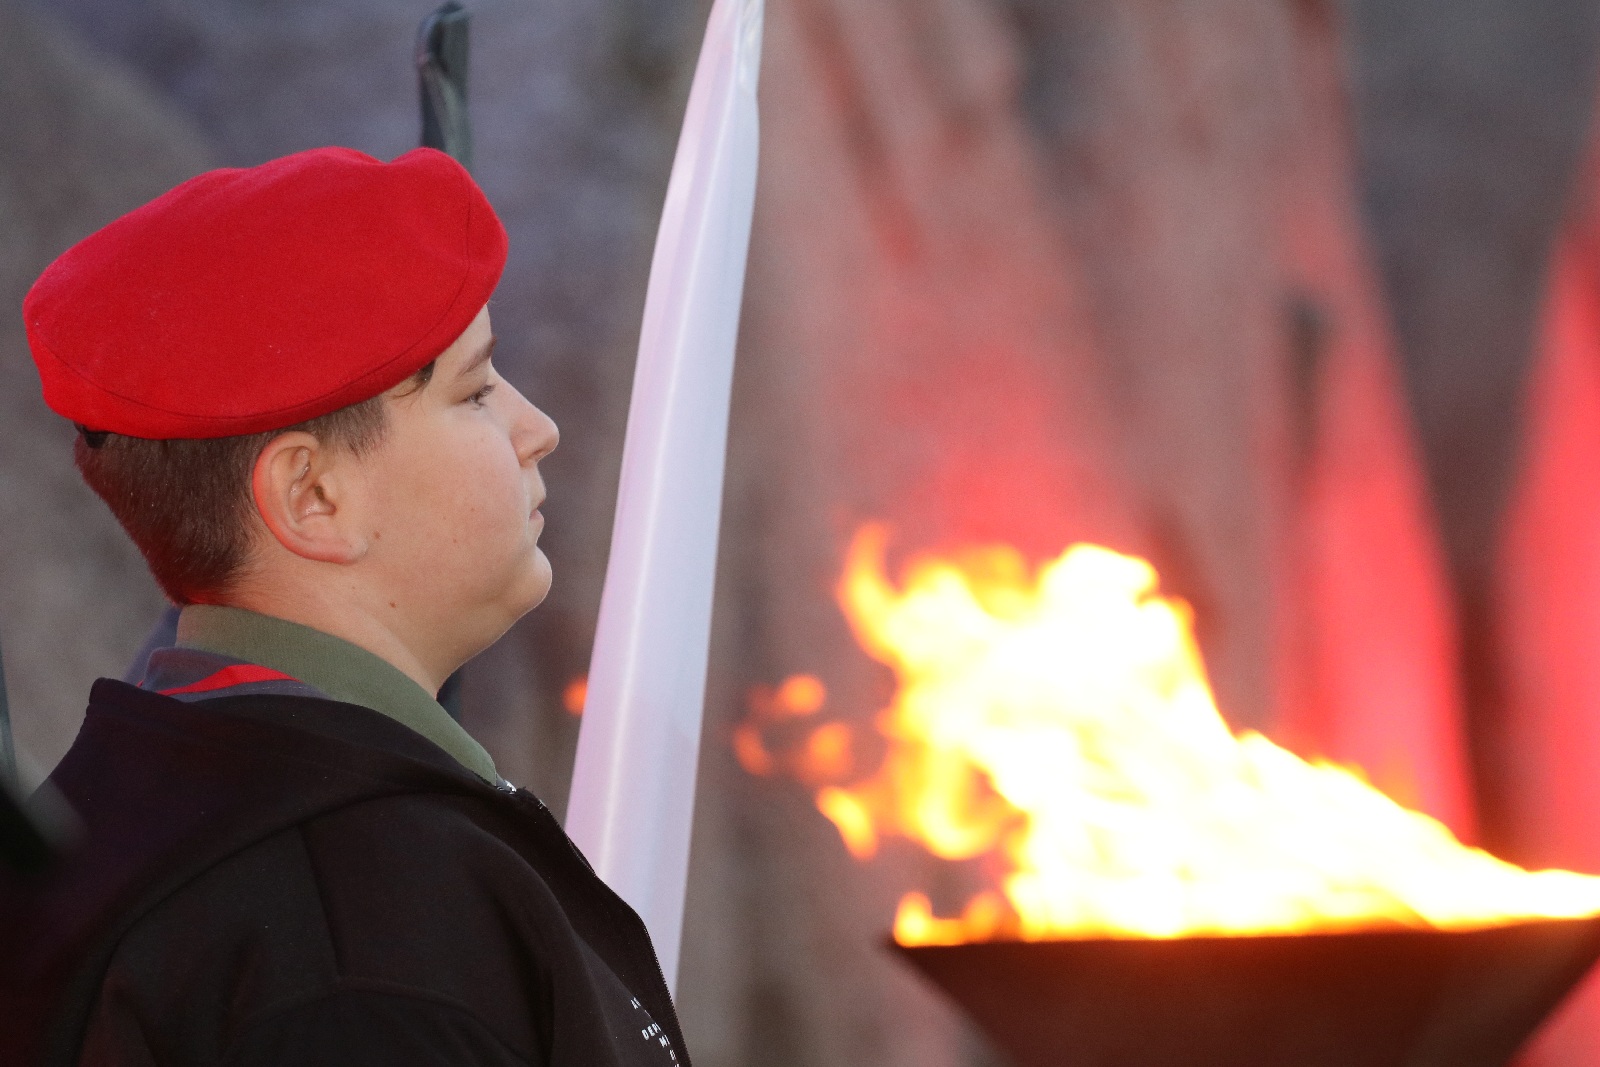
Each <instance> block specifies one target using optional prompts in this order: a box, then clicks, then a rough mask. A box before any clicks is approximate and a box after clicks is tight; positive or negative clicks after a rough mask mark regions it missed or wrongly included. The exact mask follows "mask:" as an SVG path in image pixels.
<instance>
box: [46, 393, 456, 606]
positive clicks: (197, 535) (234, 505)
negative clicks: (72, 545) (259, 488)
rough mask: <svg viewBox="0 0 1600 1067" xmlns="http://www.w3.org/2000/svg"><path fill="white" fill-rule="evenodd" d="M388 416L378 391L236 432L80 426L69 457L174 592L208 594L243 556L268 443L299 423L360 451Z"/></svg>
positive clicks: (218, 593) (181, 600)
mask: <svg viewBox="0 0 1600 1067" xmlns="http://www.w3.org/2000/svg"><path fill="white" fill-rule="evenodd" d="M432 373H433V364H431V363H430V364H429V365H428V366H426V367H424V368H422V370H420V371H418V372H417V373H416V374H415V375H414V376H413V377H412V379H411V381H412V384H413V385H414V386H415V388H417V389H420V388H422V387H424V386H426V385H427V383H428V380H429V378H430V377H432ZM388 425H389V423H388V413H387V410H386V408H385V406H384V397H383V395H381V394H380V395H379V396H375V397H372V398H371V399H369V400H363V401H362V402H361V403H359V404H352V405H350V406H349V407H347V408H341V409H340V410H338V411H334V412H331V413H330V414H327V415H322V416H320V417H318V418H315V419H311V420H309V421H307V422H303V423H300V424H299V425H296V426H286V427H284V428H283V429H281V430H269V431H267V432H265V433H256V434H245V435H242V436H239V437H217V438H211V439H209V440H169V441H153V440H146V439H144V438H139V437H125V436H122V435H121V434H105V433H97V432H95V431H92V430H84V431H83V432H81V433H80V434H79V435H78V440H77V443H76V444H75V445H74V446H73V459H74V460H75V461H76V463H77V466H78V473H80V474H82V475H83V480H84V481H85V482H87V483H88V485H89V488H91V489H93V490H94V491H95V493H96V495H98V496H99V497H100V499H101V500H104V501H105V502H106V505H107V506H108V507H109V508H110V509H111V513H112V514H113V515H115V516H116V517H117V521H118V522H120V523H121V524H122V528H123V529H124V530H126V531H127V533H128V536H129V537H130V538H132V540H133V543H134V545H135V546H137V547H138V549H139V551H140V552H141V553H143V554H144V558H145V562H146V563H147V564H149V567H150V573H151V574H152V575H154V576H155V580H156V582H157V584H159V585H160V586H161V588H162V590H163V591H165V592H166V594H167V596H168V597H170V598H171V599H172V602H173V603H174V604H194V603H214V602H217V601H218V600H220V599H223V598H225V597H226V596H227V595H228V593H229V592H230V591H231V589H232V588H233V586H234V584H235V583H236V582H237V581H238V579H239V578H240V576H241V574H242V572H243V570H244V567H245V564H246V563H247V562H248V560H249V553H250V520H251V517H252V516H253V515H254V513H255V501H254V499H253V498H252V496H251V493H250V474H251V470H252V469H253V468H254V466H255V462H256V457H258V456H259V455H260V454H261V450H262V449H263V448H265V447H266V446H267V443H268V442H269V441H271V440H272V439H273V438H275V437H277V436H278V435H279V434H284V433H289V432H290V431H293V430H300V431H304V432H306V433H309V434H311V435H312V436H314V437H316V438H317V440H319V441H321V442H322V443H324V444H326V445H328V446H330V447H333V448H339V449H344V450H347V451H350V452H353V453H355V454H356V455H361V454H363V453H365V452H366V451H368V450H369V449H371V448H373V447H375V446H377V445H378V444H379V443H381V442H382V440H383V435H384V432H385V431H386V430H387V429H388ZM80 429H82V428H81V427H80Z"/></svg>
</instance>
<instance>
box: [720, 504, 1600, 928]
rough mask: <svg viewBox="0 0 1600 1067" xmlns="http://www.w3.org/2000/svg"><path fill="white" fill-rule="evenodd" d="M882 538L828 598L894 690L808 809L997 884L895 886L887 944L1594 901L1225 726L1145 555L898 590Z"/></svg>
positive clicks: (1389, 918)
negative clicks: (879, 750)
mask: <svg viewBox="0 0 1600 1067" xmlns="http://www.w3.org/2000/svg"><path fill="white" fill-rule="evenodd" d="M885 539H886V534H885V531H884V530H883V529H882V528H880V527H869V528H867V529H864V530H863V531H862V532H861V533H860V534H859V535H858V536H857V538H856V539H855V542H854V544H853V545H852V547H851V550H850V552H849V558H848V562H847V568H846V574H845V577H844V579H843V582H842V583H841V586H840V590H839V595H840V602H841V605H842V606H843V608H844V610H845V613H846V615H847V616H848V618H849V620H850V622H851V625H852V626H853V628H854V629H855V632H856V636H857V639H858V640H859V641H860V643H861V645H862V647H863V648H865V649H866V651H867V652H868V653H869V654H870V655H872V656H873V657H874V658H876V659H878V660H879V661H881V662H882V663H884V664H886V665H888V666H889V667H891V668H892V669H893V670H894V673H895V675H896V677H897V680H898V687H897V691H896V692H895V695H894V698H893V701H892V703H891V704H890V706H889V707H888V708H887V709H885V710H884V711H883V712H882V713H881V715H880V717H879V720H878V724H877V725H878V730H879V732H881V733H882V735H883V737H884V739H885V740H886V741H887V742H888V751H887V754H886V756H885V759H884V762H883V764H882V766H881V768H880V769H879V770H878V771H877V772H876V773H875V774H874V775H873V776H872V777H870V778H868V779H866V780H864V781H860V782H857V783H855V784H852V785H845V784H841V782H840V781H839V780H838V779H837V778H836V779H835V780H834V781H833V782H832V783H831V784H828V785H826V786H825V787H824V788H821V789H820V790H819V791H818V792H817V794H816V802H817V806H818V808H819V809H820V810H821V811H822V813H823V814H824V815H826V816H827V817H828V818H829V819H830V820H832V822H833V823H834V825H835V826H836V827H837V828H838V830H839V833H840V835H841V837H842V838H843V840H844V842H845V845H846V846H847V847H848V848H849V850H850V852H851V853H852V854H853V855H854V856H856V857H857V858H860V859H866V858H869V857H871V856H872V855H874V853H875V852H876V851H877V850H878V848H879V847H880V844H881V842H882V841H883V839H885V838H887V837H893V836H897V837H902V838H907V839H910V840H912V841H914V842H917V843H919V844H921V845H922V846H923V847H924V848H926V849H927V850H928V851H929V852H931V853H933V854H934V855H936V856H940V857H943V858H945V859H951V860H968V859H973V858H975V857H984V858H985V861H986V862H989V863H990V864H991V865H992V866H993V867H994V868H995V869H996V870H997V871H998V874H999V877H998V879H997V887H996V888H994V889H991V890H986V891H984V892H982V893H979V894H978V895H976V896H975V897H974V898H973V899H972V900H971V901H970V902H969V903H968V904H967V905H966V907H965V909H964V910H963V911H962V913H961V914H960V915H959V916H956V917H953V918H940V917H938V916H936V915H935V914H934V911H933V907H932V905H931V903H930V902H929V900H928V898H927V897H926V896H924V895H922V894H920V893H912V894H909V895H907V896H906V897H905V898H904V899H903V900H902V901H901V904H900V909H899V914H898V916H897V918H896V922H895V936H896V938H897V939H898V940H899V941H900V942H901V943H903V944H936V943H951V942H957V941H973V940H988V939H993V938H997V937H1018V938H1022V939H1027V940H1038V939H1046V938H1060V937H1084V936H1132V937H1180V936H1185V935H1197V934H1244V933H1285V932H1295V931H1308V930H1330V929H1350V928H1360V927H1373V926H1385V925H1407V926H1432V927H1439V928H1469V927H1479V926H1488V925H1496V924H1500V923H1505V922H1511V921H1516V920H1519V919H1526V918H1534V917H1575V916H1580V915H1589V914H1593V913H1596V912H1600V878H1591V877H1588V876H1584V875H1578V874H1572V873H1569V872H1565V871H1541V872H1537V873H1530V872H1527V871H1523V870H1521V869H1520V868H1517V867H1515V866H1512V865H1511V864H1509V863H1505V862H1502V861H1501V860H1498V859H1496V858H1494V857H1493V856H1491V855H1489V854H1488V853H1486V852H1483V851H1481V850H1478V849H1474V848H1469V847H1466V846H1464V845H1462V844H1461V843H1459V842H1458V841H1456V839H1455V838H1454V837H1453V836H1452V835H1451V833H1450V831H1449V830H1448V829H1446V828H1445V827H1444V826H1443V825H1442V824H1441V823H1439V822H1437V821H1435V820H1434V819H1431V818H1429V817H1427V816H1425V815H1421V814H1418V813H1416V812H1412V811H1408V810H1406V809H1405V808H1402V807H1401V806H1400V805H1398V804H1396V803H1394V802H1393V801H1392V800H1390V799H1389V798H1388V797H1386V796H1384V795H1383V794H1382V793H1380V792H1379V791H1378V790H1376V789H1374V788H1373V787H1372V786H1370V785H1369V784H1367V782H1366V781H1365V780H1363V778H1362V777H1361V776H1360V774H1359V773H1358V772H1353V771H1351V770H1347V769H1344V768H1341V767H1337V766H1333V765H1331V764H1326V763H1309V762H1307V761H1305V760H1302V759H1301V758H1299V757H1298V756H1296V755H1294V754H1293V753H1290V752H1288V751H1286V750H1284V749H1282V748H1279V747H1278V746H1276V745H1274V744H1273V743H1272V742H1270V741H1268V740H1267V739H1266V738H1265V737H1262V736H1261V735H1259V734H1256V733H1252V732H1248V731H1246V732H1242V733H1239V734H1235V733H1233V732H1232V731H1231V730H1230V729H1229V728H1228V726H1227V724H1226V723H1225V722H1224V720H1223V718H1222V716H1221V714H1220V713H1219V711H1218V709H1217V706H1216V703H1215V701H1214V700H1213V698H1212V694H1211V690H1210V686H1209V684H1208V682H1207V680H1206V675H1205V669H1204V667H1203V665H1202V663H1201V660H1200V656H1199V653H1198V649H1197V646H1196V644H1195V641H1194V638H1193V634H1192V629H1191V620H1190V617H1189V612H1188V609H1187V607H1186V606H1185V605H1184V604H1182V603H1181V602H1178V601H1175V600H1170V599H1165V598H1163V597H1161V596H1159V595H1157V593H1156V574H1155V571H1154V570H1153V569H1152V568H1151V567H1150V565H1149V564H1147V563H1145V562H1144V561H1142V560H1139V559H1136V558H1133V557H1130V556H1124V555H1120V554H1118V553H1115V552H1112V551H1110V550H1108V549H1104V548H1099V547H1095V546H1092V545H1075V546H1073V547H1072V548H1069V549H1068V550H1067V551H1066V552H1065V553H1064V554H1063V555H1061V556H1060V557H1059V558H1058V559H1056V560H1054V561H1052V562H1050V563H1048V564H1046V565H1044V566H1043V567H1041V568H1040V569H1039V570H1038V572H1037V574H1030V572H1029V568H1028V567H1027V565H1026V564H1025V563H1024V561H1023V560H1022V558H1021V557H1020V555H1018V554H1017V553H1016V552H1015V551H1013V550H1011V549H1008V548H991V549H984V550H980V551H975V552H969V553H965V554H963V555H962V556H960V557H959V558H955V559H935V558H922V559H918V560H914V561H912V563H911V564H910V566H909V567H908V569H907V572H906V577H905V580H904V582H903V583H902V585H901V586H900V587H899V588H896V587H895V586H894V585H892V584H891V583H890V581H889V580H888V578H887V577H886V574H885V570H884V547H885ZM767 714H768V715H769V717H770V715H771V712H770V711H769V712H768V713H767ZM747 725H748V726H750V727H751V729H752V730H754V729H756V725H755V724H753V723H747ZM834 725H839V724H834ZM757 740H758V741H759V736H757ZM848 740H849V739H848V738H846V737H843V736H842V735H840V734H839V733H838V731H835V734H834V736H833V737H832V739H831V740H830V741H829V742H827V745H828V746H829V747H830V750H831V749H832V748H838V749H840V750H843V751H848V750H849V748H850V745H849V744H848ZM762 751H763V752H765V751H766V750H765V749H762ZM769 760H770V754H769ZM819 762H825V761H819ZM748 765H749V764H747V766H748ZM843 766H844V765H843V763H840V764H836V765H830V766H827V767H822V766H815V767H810V768H809V769H810V770H811V771H813V772H816V773H814V774H813V775H811V776H810V777H809V778H808V777H807V776H806V775H804V774H799V775H798V776H799V777H802V778H803V779H804V780H808V781H812V782H817V781H820V780H821V777H819V776H821V775H822V772H825V771H826V772H839V771H841V770H842V768H843ZM797 769H798V770H799V771H804V770H806V769H807V768H806V767H805V766H804V761H803V760H801V761H800V764H799V765H798V768H797Z"/></svg>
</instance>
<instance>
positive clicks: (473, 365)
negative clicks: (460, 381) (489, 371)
mask: <svg viewBox="0 0 1600 1067" xmlns="http://www.w3.org/2000/svg"><path fill="white" fill-rule="evenodd" d="M498 340H499V338H498V337H491V338H489V343H488V344H486V345H484V346H483V347H482V348H480V349H479V350H478V351H477V353H476V354H475V355H474V356H473V357H472V358H471V359H469V360H467V362H466V363H465V364H463V365H462V367H461V369H460V370H459V371H457V372H456V377H457V378H465V377H466V376H467V375H469V374H471V373H472V372H473V371H475V370H477V369H478V368H479V367H481V366H483V365H484V364H485V363H487V362H489V357H490V356H492V355H494V343H495V342H496V341H498Z"/></svg>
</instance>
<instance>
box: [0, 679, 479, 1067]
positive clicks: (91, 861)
mask: <svg viewBox="0 0 1600 1067" xmlns="http://www.w3.org/2000/svg"><path fill="white" fill-rule="evenodd" d="M50 781H51V783H52V784H53V785H54V786H55V787H56V789H57V790H58V791H59V792H60V794H61V795H62V797H63V798H64V799H65V800H66V801H67V803H68V804H70V805H71V807H72V809H73V811H74V813H75V814H76V816H77V817H78V820H79V821H80V822H81V824H82V832H81V834H80V836H79V839H78V842H77V844H76V845H75V847H74V848H73V849H72V850H71V851H70V852H69V853H68V854H67V855H65V856H64V857H62V858H61V859H60V860H58V861H57V862H56V863H55V865H54V866H53V867H51V868H50V869H49V870H48V871H46V872H45V873H44V874H42V875H39V876H35V877H32V878H27V879H24V878H20V877H18V876H15V875H11V874H9V873H4V872H0V915H3V916H5V920H6V921H5V922H4V923H0V997H3V998H4V999H5V1001H6V1002H7V1004H8V1009H7V1010H6V1011H0V1062H6V1063H28V1062H32V1061H33V1058H34V1056H36V1055H37V1054H38V1053H39V1052H40V1051H43V1050H40V1049H38V1048H35V1047H32V1046H33V1045H34V1042H36V1041H37V1040H38V1034H39V1031H40V1030H42V1029H43V1028H44V1027H45V1026H46V1025H47V1023H48V1020H46V1019H42V1018H41V1015H44V1014H50V1015H52V1016H53V1015H54V1014H55V1009H57V1008H63V1007H64V1008H66V1009H67V1010H72V1009H73V1008H74V1007H75V1006H78V1005H80V1004H81V1003H82V1002H83V1000H84V998H86V997H92V996H93V995H94V985H95V977H96V976H97V975H98V974H99V973H100V971H101V970H103V965H104V962H105V960H106V959H107V958H109V956H110V953H111V951H112V950H113V949H114V948H115V945H116V942H117V940H118V937H119V935H120V932H121V931H123V930H126V929H127V928H128V927H129V926H131V925H132V924H133V923H134V922H135V921H136V920H137V919H138V918H139V917H140V916H142V915H143V914H144V913H145V912H146V911H148V910H149V909H150V908H151V907H153V906H154V905H155V904H156V903H158V902H159V901H160V900H162V899H163V898H164V897H165V896H166V895H167V894H169V893H171V892H173V891H174V890H175V889H177V888H178V887H180V886H182V885H183V884H185V883H186V882H188V881H189V880H191V879H193V878H194V877H196V876H197V875H198V874H200V873H201V872H202V871H204V870H206V869H207V868H209V867H211V866H212V865H214V864H216V863H217V862H219V861H220V860H222V859H224V858H226V857H228V856H230V855H232V854H233V853H235V852H237V851H239V850H240V849H243V848H246V847H248V846H249V845H251V844H254V843H255V842H257V841H260V840H261V839H263V838H265V837H268V836H270V835H271V834H274V833H276V832H278V831H280V830H283V829H285V828H286V827H289V826H292V825H294V824H295V823H298V822H302V821H304V820H306V819H309V818H313V817H315V816H317V815H320V814H323V813H326V812H329V811H333V810H335V809H337V808H340V807H343V806H346V805H349V804H354V803H359V802H362V801H366V800H370V799H375V798H379V797H384V796H393V795H397V794H404V793H420V792H425V793H463V794H470V795H479V796H482V795H484V794H486V793H487V794H491V795H492V794H494V793H495V789H494V787H493V786H490V785H488V784H487V783H485V782H483V781H482V780H481V779H479V778H478V777H476V776H475V775H473V774H471V773H470V772H468V771H467V770H466V769H465V768H462V767H461V766H460V765H459V764H457V763H456V762H455V761H454V760H453V759H451V758H450V756H448V755H447V754H446V753H444V752H443V751H442V750H440V749H438V748H436V747H435V746H434V745H433V744H432V743H430V742H428V741H426V740H425V739H423V738H422V737H420V736H419V735H417V734H414V733H413V732H411V731H410V730H407V729H406V728H405V727H403V726H401V725H399V724H398V723H395V722H393V721H392V720H390V719H389V718H387V717H386V716H384V715H381V714H379V713H378V712H375V711H372V710H371V709H368V708H363V707H358V706H356V705H353V704H342V703H338V702H336V701H328V700H317V699H312V698H293V699H286V698H284V697H281V696H273V697H250V696H247V697H235V698H222V699H218V700H213V701H207V702H205V703H203V704H186V703H183V702H181V701H177V700H173V699H171V698H168V697H164V696H161V695H159V694H156V693H149V692H145V691H144V690H141V689H137V688H135V687H133V686H130V685H127V684H125V683H123V682H117V681H112V680H110V679H101V680H100V681H98V682H96V683H95V685H94V688H93V690H92V691H91V693H90V699H89V707H88V710H87V713H86V715H85V718H84V723H83V727H82V729H81V730H80V731H79V733H78V737H77V740H76V741H74V743H73V745H72V748H71V750H70V751H69V752H68V753H67V755H66V757H65V758H64V759H63V760H62V762H61V764H60V766H58V767H57V768H56V770H55V772H54V773H53V774H52V775H51V776H50ZM13 1006H14V1007H13ZM8 1018H9V1019H10V1020H11V1022H10V1023H8V1022H6V1019H8ZM26 1019H32V1020H34V1022H33V1023H31V1024H23V1023H22V1020H26ZM21 1025H26V1026H27V1031H28V1032H27V1033H23V1032H21V1030H20V1027H21ZM29 1052H31V1053H32V1055H28V1054H27V1053H29ZM13 1053H20V1054H19V1055H16V1056H15V1058H13V1055H12V1054H13Z"/></svg>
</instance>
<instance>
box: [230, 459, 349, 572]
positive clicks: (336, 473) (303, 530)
mask: <svg viewBox="0 0 1600 1067" xmlns="http://www.w3.org/2000/svg"><path fill="white" fill-rule="evenodd" d="M352 458H353V457H352V456H351V455H350V454H349V452H348V451H346V450H344V449H337V448H329V447H328V446H327V445H325V444H323V443H322V442H321V441H319V440H317V438H316V437H314V436H312V435H311V434H309V433H306V432H304V431H301V430H295V431H291V432H289V433H284V434H279V435H278V436H277V437H274V438H273V439H272V440H271V441H269V442H268V443H267V445H266V447H265V448H263V449H262V450H261V454H260V455H258V456H257V457H256V464H255V468H254V469H253V471H252V472H251V478H250V492H251V496H252V497H253V498H254V500H255V505H256V512H257V513H258V514H259V515H260V516H261V521H262V523H264V524H265V525H266V527H267V532H268V533H270V534H271V535H272V538H273V539H274V540H275V541H277V542H278V543H279V544H280V545H282V546H283V547H284V548H286V549H287V550H289V551H290V552H292V553H294V554H295V555H297V556H302V557H304V558H306V559H312V560H318V561H320V562H323V563H354V562H356V561H357V560H359V559H360V558H361V557H362V556H364V555H366V552H367V542H366V539H365V538H364V537H361V536H359V534H357V533H356V530H355V524H354V523H352V522H351V521H350V520H351V518H352V516H351V514H350V506H349V505H350V503H351V501H350V500H348V499H347V494H346V493H345V492H343V490H344V489H346V488H347V486H346V484H345V483H346V482H347V481H348V477H349V474H350V472H349V471H348V469H347V468H348V466H349V462H350V460H351V459H352ZM341 508H343V511H341Z"/></svg>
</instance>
